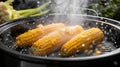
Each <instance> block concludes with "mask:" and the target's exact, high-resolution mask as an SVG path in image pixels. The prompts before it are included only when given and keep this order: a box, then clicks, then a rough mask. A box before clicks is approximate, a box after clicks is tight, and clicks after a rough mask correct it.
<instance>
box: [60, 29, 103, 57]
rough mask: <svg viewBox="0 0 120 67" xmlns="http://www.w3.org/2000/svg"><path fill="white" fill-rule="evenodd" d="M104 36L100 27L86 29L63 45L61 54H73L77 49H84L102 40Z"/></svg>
mask: <svg viewBox="0 0 120 67" xmlns="http://www.w3.org/2000/svg"><path fill="white" fill-rule="evenodd" d="M103 38H104V34H103V32H102V31H101V30H100V29H99V28H91V29H88V30H85V31H83V32H81V33H79V34H78V35H76V36H75V37H73V38H72V39H71V40H70V41H68V42H67V43H65V44H64V45H63V46H62V48H61V55H62V56H71V55H72V54H74V53H76V51H77V50H80V51H83V50H85V49H87V48H88V47H89V46H90V45H94V44H95V43H98V42H101V41H102V40H103Z"/></svg>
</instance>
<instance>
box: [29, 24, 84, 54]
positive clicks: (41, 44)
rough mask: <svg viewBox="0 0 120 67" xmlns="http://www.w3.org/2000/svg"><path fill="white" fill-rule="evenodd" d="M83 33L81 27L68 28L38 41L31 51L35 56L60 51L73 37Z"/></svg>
mask: <svg viewBox="0 0 120 67" xmlns="http://www.w3.org/2000/svg"><path fill="white" fill-rule="evenodd" d="M81 31H83V28H82V27H81V26H74V27H66V28H62V29H59V30H56V31H54V32H51V33H50V34H48V35H47V36H44V37H43V38H41V39H39V40H38V41H36V42H35V43H34V44H33V45H32V46H31V51H32V53H33V54H34V55H39V56H43V55H47V54H50V53H52V52H54V51H56V50H58V49H60V47H61V46H62V45H63V44H64V43H65V42H67V41H68V40H70V39H71V38H72V37H73V36H75V35H76V34H78V33H80V32H81Z"/></svg>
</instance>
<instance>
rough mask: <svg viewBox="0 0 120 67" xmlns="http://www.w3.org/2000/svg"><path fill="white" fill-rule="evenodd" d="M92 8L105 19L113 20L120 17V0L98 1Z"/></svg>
mask: <svg viewBox="0 0 120 67" xmlns="http://www.w3.org/2000/svg"><path fill="white" fill-rule="evenodd" d="M90 8H92V9H94V10H96V11H97V12H98V13H99V15H100V16H103V17H108V18H112V19H116V18H117V17H118V15H119V17H120V0H98V3H96V4H93V5H91V6H90ZM119 20H120V19H119Z"/></svg>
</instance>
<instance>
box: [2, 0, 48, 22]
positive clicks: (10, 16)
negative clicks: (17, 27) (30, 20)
mask: <svg viewBox="0 0 120 67" xmlns="http://www.w3.org/2000/svg"><path fill="white" fill-rule="evenodd" d="M13 1H14V0H7V1H6V2H0V22H5V21H9V20H15V19H18V18H24V17H30V16H41V15H44V14H47V13H48V12H49V10H44V9H45V8H47V7H48V6H49V4H50V2H46V3H45V4H43V5H41V6H39V7H37V8H32V9H25V10H15V9H14V8H13V6H12V2H13Z"/></svg>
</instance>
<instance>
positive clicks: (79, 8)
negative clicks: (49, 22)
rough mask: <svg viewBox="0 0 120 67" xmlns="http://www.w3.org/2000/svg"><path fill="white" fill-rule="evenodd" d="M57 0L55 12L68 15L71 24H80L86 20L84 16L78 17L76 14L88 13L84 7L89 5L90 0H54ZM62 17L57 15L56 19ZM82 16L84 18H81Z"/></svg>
mask: <svg viewBox="0 0 120 67" xmlns="http://www.w3.org/2000/svg"><path fill="white" fill-rule="evenodd" d="M54 1H55V4H56V5H55V9H53V10H54V13H57V14H64V15H66V18H67V20H68V21H69V24H70V25H74V24H80V25H82V24H83V23H82V22H84V18H83V17H76V16H75V14H80V15H83V14H86V13H85V11H84V10H83V8H86V7H87V6H88V0H54ZM59 18H60V17H57V16H56V17H55V19H59ZM80 18H82V19H80Z"/></svg>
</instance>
